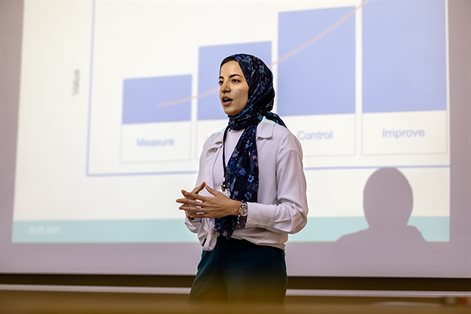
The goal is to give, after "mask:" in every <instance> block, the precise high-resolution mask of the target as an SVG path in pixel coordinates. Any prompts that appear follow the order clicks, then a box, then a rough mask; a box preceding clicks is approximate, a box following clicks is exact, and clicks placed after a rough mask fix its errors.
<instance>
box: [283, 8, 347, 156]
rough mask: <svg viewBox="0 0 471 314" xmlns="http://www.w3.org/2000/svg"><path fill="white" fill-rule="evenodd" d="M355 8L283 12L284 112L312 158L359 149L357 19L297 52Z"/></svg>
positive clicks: (291, 127) (290, 125)
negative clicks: (356, 56)
mask: <svg viewBox="0 0 471 314" xmlns="http://www.w3.org/2000/svg"><path fill="white" fill-rule="evenodd" d="M351 12H352V8H351V7H342V8H332V9H318V10H304V11H294V12H282V13H280V14H279V43H278V55H279V58H280V63H279V67H278V82H279V83H278V112H279V113H280V115H281V116H283V117H288V118H287V122H288V121H289V122H290V123H289V127H290V129H291V130H292V131H293V132H294V133H295V134H296V135H297V136H298V138H299V139H300V141H301V143H302V144H303V148H304V153H305V155H307V156H314V155H349V154H353V153H354V150H355V132H352V130H354V129H355V117H354V113H355V19H354V18H350V19H349V20H347V21H346V22H344V23H343V24H342V25H340V26H339V27H337V28H336V29H335V31H334V32H331V33H329V34H328V36H324V37H320V38H318V39H317V40H316V41H315V42H314V43H313V44H311V45H309V46H307V47H306V48H304V49H302V50H301V51H299V52H297V51H296V49H299V47H302V46H303V44H305V43H307V42H309V41H310V40H311V39H312V36H313V34H322V32H323V31H325V30H326V29H329V26H330V25H333V24H334V23H335V22H336V21H338V20H339V19H341V18H342V17H343V16H345V15H346V14H348V13H351ZM293 52H296V53H295V54H293ZM290 54H293V55H292V56H290Z"/></svg>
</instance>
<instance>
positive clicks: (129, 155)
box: [121, 75, 191, 162]
mask: <svg viewBox="0 0 471 314" xmlns="http://www.w3.org/2000/svg"><path fill="white" fill-rule="evenodd" d="M190 99H191V75H180V76H166V77H150V78H132V79H125V80H124V83H123V115H122V124H123V125H122V137H121V156H122V160H123V161H124V162H126V161H166V160H186V159H189V158H190V151H189V149H190V140H191V138H190V131H191V130H190V121H191V103H190Z"/></svg>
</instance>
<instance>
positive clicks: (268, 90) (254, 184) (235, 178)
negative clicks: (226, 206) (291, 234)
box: [215, 54, 285, 239]
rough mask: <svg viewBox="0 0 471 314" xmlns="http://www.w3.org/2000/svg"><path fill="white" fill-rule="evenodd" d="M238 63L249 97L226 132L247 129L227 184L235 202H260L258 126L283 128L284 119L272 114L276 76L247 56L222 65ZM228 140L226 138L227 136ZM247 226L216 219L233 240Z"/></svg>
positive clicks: (228, 218) (233, 157) (231, 162)
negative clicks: (269, 124)
mask: <svg viewBox="0 0 471 314" xmlns="http://www.w3.org/2000/svg"><path fill="white" fill-rule="evenodd" d="M229 61H236V62H237V63H238V64H239V66H240V68H241V70H242V73H243V74H244V77H245V80H246V81H247V84H248V85H249V95H248V100H247V104H246V106H245V107H244V109H243V110H242V111H241V112H239V113H238V114H235V115H229V116H228V117H229V123H228V125H227V128H226V131H225V132H224V134H226V133H227V131H228V130H229V129H231V130H244V132H243V133H242V135H241V137H240V139H239V142H238V143H237V145H236V147H235V148H234V152H233V153H232V155H231V158H230V159H229V161H228V163H227V167H226V171H225V183H226V184H227V188H228V190H229V192H230V197H231V198H232V199H234V200H239V201H246V202H257V197H258V183H259V180H258V152H257V143H256V138H257V137H256V136H257V126H258V124H259V123H260V121H262V119H263V118H264V117H266V118H267V119H269V120H272V121H274V122H276V123H278V124H280V125H282V126H285V124H284V122H283V121H282V120H281V118H280V117H279V116H278V115H277V114H275V113H272V112H271V110H272V109H273V100H274V99H275V90H274V88H273V74H272V72H271V71H270V69H269V68H268V67H267V66H266V64H265V63H263V61H262V60H260V59H259V58H257V57H255V56H251V55H247V54H235V55H232V56H229V57H227V58H225V59H224V60H223V61H222V62H221V67H222V65H223V64H225V63H227V62H229ZM224 138H225V136H224ZM223 163H225V160H223ZM244 226H245V222H241V221H238V219H237V216H226V217H223V218H216V219H215V229H216V231H218V232H219V233H220V234H221V235H222V236H224V237H225V238H227V239H230V238H231V236H232V233H233V231H234V230H235V229H240V228H243V227H244Z"/></svg>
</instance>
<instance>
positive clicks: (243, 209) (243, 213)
mask: <svg viewBox="0 0 471 314" xmlns="http://www.w3.org/2000/svg"><path fill="white" fill-rule="evenodd" d="M248 209H249V208H248V206H247V203H246V202H244V201H241V202H240V207H239V215H241V216H247V213H248Z"/></svg>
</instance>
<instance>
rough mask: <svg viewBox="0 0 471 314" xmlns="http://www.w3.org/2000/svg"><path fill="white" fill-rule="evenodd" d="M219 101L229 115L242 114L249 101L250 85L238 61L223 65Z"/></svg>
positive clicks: (220, 74) (220, 76)
mask: <svg viewBox="0 0 471 314" xmlns="http://www.w3.org/2000/svg"><path fill="white" fill-rule="evenodd" d="M219 99H220V100H221V104H222V108H223V109H224V112H225V113H226V114H227V115H230V116H233V115H236V114H238V113H239V112H241V111H242V110H243V109H244V108H245V105H246V104H247V100H248V99H249V85H248V84H247V81H246V80H245V77H244V73H243V72H242V69H241V68H240V66H239V63H237V62H236V61H229V62H226V63H224V64H223V65H222V67H221V71H220V73H219Z"/></svg>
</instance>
